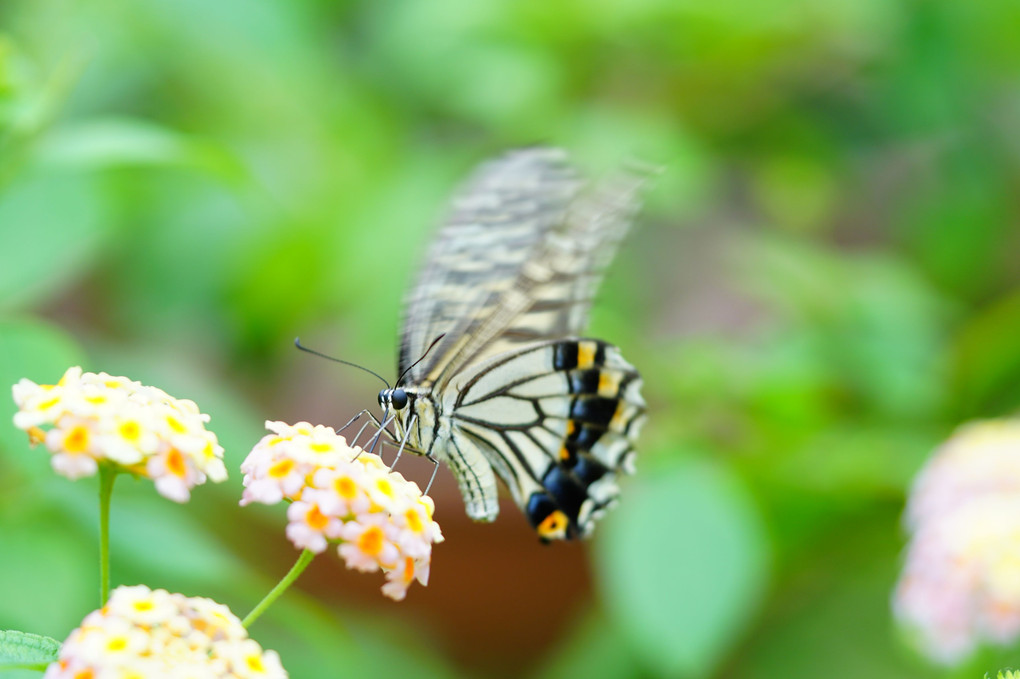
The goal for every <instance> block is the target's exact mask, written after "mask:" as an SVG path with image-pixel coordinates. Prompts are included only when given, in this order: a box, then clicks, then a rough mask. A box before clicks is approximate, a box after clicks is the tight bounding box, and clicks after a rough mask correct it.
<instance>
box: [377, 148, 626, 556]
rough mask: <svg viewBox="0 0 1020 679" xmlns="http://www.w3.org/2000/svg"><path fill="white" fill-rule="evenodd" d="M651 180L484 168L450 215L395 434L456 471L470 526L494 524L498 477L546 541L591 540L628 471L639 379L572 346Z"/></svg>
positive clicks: (612, 355)
mask: <svg viewBox="0 0 1020 679" xmlns="http://www.w3.org/2000/svg"><path fill="white" fill-rule="evenodd" d="M642 181H643V177H641V176H638V175H636V174H624V175H621V176H620V177H617V178H616V179H614V180H612V181H610V182H606V183H603V184H602V185H600V186H599V187H596V188H595V189H585V188H584V187H583V185H582V183H581V182H580V181H579V180H578V179H577V177H576V175H575V174H574V172H573V171H572V170H571V169H570V168H569V166H568V165H567V163H566V157H565V154H563V152H562V151H558V150H555V149H528V150H524V151H518V152H515V153H512V154H509V155H508V156H506V157H504V158H502V159H500V160H497V161H493V162H491V163H489V164H487V165H485V166H483V167H482V169H481V170H479V172H478V173H477V174H476V176H475V177H474V178H473V179H472V180H471V181H469V182H468V184H467V187H466V188H465V189H464V190H463V191H462V192H461V193H460V194H458V197H457V198H455V200H454V206H453V210H452V215H451V217H450V218H449V219H448V220H447V222H446V224H445V226H444V227H443V228H442V229H441V230H440V232H439V234H438V236H437V239H436V242H435V244H434V245H433V247H432V248H431V250H430V252H429V256H428V260H427V263H426V265H425V267H424V269H423V271H422V274H421V276H420V277H419V280H418V283H417V285H416V286H415V288H414V291H413V293H412V294H411V295H410V297H409V298H408V302H407V308H406V310H405V321H404V331H403V335H402V340H401V357H400V361H399V367H400V369H401V372H403V370H404V369H406V368H407V366H408V365H409V364H410V363H411V362H412V361H414V360H415V359H417V358H419V357H420V356H421V355H423V354H424V353H425V352H426V349H427V348H428V347H429V346H430V345H431V343H432V342H433V341H434V340H435V339H436V338H437V337H439V336H440V335H442V339H441V340H440V341H439V342H438V344H436V346H435V347H434V348H433V350H432V352H431V353H430V354H429V355H428V358H427V359H426V360H424V361H422V362H421V363H419V364H418V365H416V366H414V367H413V368H411V370H409V371H408V374H407V379H406V385H407V390H408V393H409V394H411V395H412V398H411V407H410V408H407V409H405V410H403V411H400V412H398V413H397V415H398V420H397V429H398V433H399V434H400V435H402V436H404V435H406V436H407V437H408V440H409V443H410V444H411V446H413V447H414V448H415V449H417V451H419V452H423V453H425V454H428V455H431V456H433V457H435V458H437V459H440V460H443V461H445V462H447V463H448V464H449V466H450V468H451V469H452V470H453V472H454V475H455V476H456V478H457V481H458V483H459V486H460V490H461V493H462V494H463V496H464V499H465V505H466V507H467V512H468V514H469V515H470V516H471V517H472V518H474V519H476V520H482V521H491V520H493V519H494V518H495V517H496V514H497V513H498V511H499V506H498V497H497V490H496V481H495V477H496V476H497V475H498V476H499V478H500V479H502V480H503V482H504V483H505V484H506V486H507V487H508V488H509V490H510V492H511V494H512V495H513V498H514V500H515V501H516V502H517V504H518V505H519V506H520V507H521V509H522V510H523V511H524V513H525V515H526V516H527V517H528V519H529V521H530V522H531V523H532V525H533V527H535V529H536V530H537V531H538V533H539V535H540V537H542V538H543V539H557V538H572V537H576V536H584V535H587V534H589V533H590V531H591V528H592V526H593V525H594V521H595V520H596V519H597V518H598V517H599V516H600V515H601V514H602V513H603V512H604V511H605V509H606V508H607V507H608V506H610V505H611V504H612V503H613V502H614V501H615V499H616V496H617V494H618V492H619V491H618V488H617V485H616V475H617V473H618V472H620V471H624V472H629V471H630V469H631V466H632V461H631V460H632V456H633V449H632V442H633V440H634V439H635V438H636V436H637V433H638V429H639V428H640V424H641V421H642V420H643V418H644V414H643V413H644V401H643V400H642V399H641V395H640V393H639V391H640V385H641V380H640V378H639V377H638V373H637V371H636V370H635V369H634V368H633V367H632V366H631V365H630V364H629V363H627V362H626V361H625V360H624V359H623V357H622V356H621V355H620V352H619V350H618V349H617V348H616V347H614V346H612V345H609V344H606V343H605V342H601V341H599V340H592V339H577V338H576V335H577V334H578V333H579V332H580V331H581V330H582V329H583V326H584V324H585V322H586V320H587V313H588V309H589V308H590V305H591V298H592V295H593V294H594V292H595V289H596V287H597V285H598V282H599V281H600V279H601V275H602V269H603V268H604V267H605V266H606V265H607V264H608V262H609V260H610V259H611V258H612V255H613V253H614V252H615V250H616V247H617V245H618V243H619V241H620V240H621V238H622V237H623V235H624V233H625V231H626V229H627V227H628V225H629V221H630V218H631V216H632V215H633V213H634V211H635V210H636V203H637V199H636V194H637V191H638V189H639V186H640V184H641V183H642Z"/></svg>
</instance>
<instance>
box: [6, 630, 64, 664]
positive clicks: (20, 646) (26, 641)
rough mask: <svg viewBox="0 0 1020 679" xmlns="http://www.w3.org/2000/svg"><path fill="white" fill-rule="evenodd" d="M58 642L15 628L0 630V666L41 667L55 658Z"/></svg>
mask: <svg viewBox="0 0 1020 679" xmlns="http://www.w3.org/2000/svg"><path fill="white" fill-rule="evenodd" d="M58 653H60V642H59V641H57V640H56V639H51V638H50V637H44V636H41V635H38V634H29V633H28V632H18V631H16V630H0V668H5V667H6V668H14V667H38V668H40V669H41V668H43V667H45V666H46V665H48V664H49V663H51V662H53V661H54V660H56V659H57V654H58Z"/></svg>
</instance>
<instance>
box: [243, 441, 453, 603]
mask: <svg viewBox="0 0 1020 679" xmlns="http://www.w3.org/2000/svg"><path fill="white" fill-rule="evenodd" d="M266 428H267V429H269V430H270V431H271V432H273V433H272V434H269V435H267V436H265V437H263V438H262V440H261V441H259V443H258V444H256V446H255V448H254V449H253V450H252V451H251V453H250V454H249V455H248V458H247V459H246V460H245V461H244V463H243V464H242V465H241V471H242V472H243V473H244V486H245V490H244V494H243V496H242V499H241V504H242V505H245V504H248V503H250V502H261V503H264V504H276V503H278V502H281V501H283V500H289V501H291V504H290V506H289V507H288V509H287V519H288V525H287V537H288V539H290V541H291V542H292V543H293V544H294V546H295V547H297V548H299V549H308V550H310V551H312V552H315V553H321V552H323V551H325V550H326V548H327V546H328V545H330V544H338V545H339V546H338V548H337V551H338V553H339V555H340V557H341V558H342V559H344V561H345V562H346V564H347V567H348V568H353V569H356V570H359V571H363V572H373V571H378V570H382V571H383V572H384V573H385V574H386V584H385V585H383V587H382V591H383V593H384V594H385V595H386V596H388V597H390V598H391V599H394V600H396V601H400V600H401V599H403V598H404V597H405V596H406V594H407V589H408V587H410V585H411V583H412V582H414V581H415V580H417V581H418V582H420V583H421V584H423V585H426V584H428V578H429V565H430V563H431V559H432V545H433V544H435V543H438V542H441V541H442V540H443V535H442V533H441V531H440V529H439V524H437V523H436V522H435V521H434V520H433V519H432V515H433V512H434V510H435V506H434V505H433V503H432V499H431V498H429V497H428V496H427V495H423V494H422V492H421V490H420V489H419V488H418V486H417V485H416V484H415V483H413V482H411V481H407V480H406V479H404V477H403V476H401V475H400V474H399V473H397V472H394V471H391V470H390V469H389V468H388V467H387V466H386V464H385V463H383V461H382V459H381V458H380V457H379V456H378V455H374V454H372V453H369V452H367V451H364V450H362V449H361V448H360V447H358V446H354V447H352V446H350V445H348V443H347V441H346V439H345V438H344V437H343V436H341V435H339V434H337V433H336V432H334V431H333V429H332V428H330V427H324V426H321V425H317V426H312V425H311V424H308V423H307V422H300V423H298V424H295V425H288V424H285V423H283V422H266Z"/></svg>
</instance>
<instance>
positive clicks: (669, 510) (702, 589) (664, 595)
mask: <svg viewBox="0 0 1020 679" xmlns="http://www.w3.org/2000/svg"><path fill="white" fill-rule="evenodd" d="M635 486H636V487H635ZM601 537H602V539H601V540H600V541H599V543H598V556H599V566H600V569H599V570H600V575H601V578H600V584H601V588H602V592H603V595H604V597H605V601H606V605H607V606H608V608H609V609H610V612H611V613H613V614H614V616H613V617H614V620H615V622H617V623H618V624H619V629H620V633H621V634H623V635H624V636H625V637H626V638H627V639H628V641H629V642H630V644H631V645H632V646H633V647H634V649H635V650H636V651H637V652H638V653H639V654H640V656H641V657H642V658H643V659H644V660H645V662H646V663H647V664H648V665H649V666H650V667H652V668H654V669H655V670H656V671H657V672H659V673H661V674H663V675H665V676H678V675H679V676H697V677H700V676H707V675H708V674H710V673H711V671H712V670H713V668H714V667H715V666H716V665H717V664H718V662H719V660H720V659H721V658H722V656H723V654H724V653H725V652H726V651H727V650H728V649H729V648H730V647H731V646H732V645H733V643H734V642H735V641H736V640H737V638H738V636H739V634H740V633H741V631H742V630H743V628H744V627H745V625H746V624H747V623H748V621H749V619H750V617H751V616H752V615H753V613H754V612H755V610H756V609H757V606H758V603H759V600H760V598H761V595H762V592H763V589H764V587H765V584H766V580H767V570H768V562H769V556H768V547H767V543H766V538H765V534H764V528H763V526H762V523H761V520H760V518H759V517H758V514H757V512H756V511H755V508H754V506H753V504H752V502H751V500H750V498H749V497H748V495H747V493H746V491H745V490H744V489H743V487H742V486H741V485H740V483H739V482H738V481H737V479H736V478H735V477H734V476H733V475H732V474H730V473H729V472H728V471H727V470H726V469H725V468H724V467H721V466H717V465H711V464H707V463H698V462H683V463H679V464H675V465H673V466H670V467H664V468H662V469H660V470H658V473H656V474H654V475H649V474H648V473H646V474H645V475H644V477H643V478H642V480H641V481H640V482H638V483H635V484H632V487H631V488H629V489H628V491H627V501H626V502H623V503H621V505H620V507H619V509H618V510H617V511H616V512H615V513H614V514H612V515H610V517H609V519H608V520H607V522H606V525H605V526H604V534H603V535H602V536H601Z"/></svg>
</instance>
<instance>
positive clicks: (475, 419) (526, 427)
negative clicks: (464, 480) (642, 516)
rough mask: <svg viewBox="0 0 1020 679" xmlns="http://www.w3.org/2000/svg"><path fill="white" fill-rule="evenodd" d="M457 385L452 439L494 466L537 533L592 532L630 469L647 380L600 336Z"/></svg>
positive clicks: (533, 350) (521, 355)
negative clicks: (620, 476) (643, 383)
mask: <svg viewBox="0 0 1020 679" xmlns="http://www.w3.org/2000/svg"><path fill="white" fill-rule="evenodd" d="M450 387H451V388H452V389H453V390H455V391H456V393H457V397H456V399H455V402H454V403H453V404H452V405H453V409H452V411H451V412H450V420H451V423H452V425H451V435H452V438H453V440H454V441H458V440H467V441H469V442H470V445H472V446H474V447H475V448H477V450H478V451H479V452H480V453H481V454H482V455H483V456H484V457H485V458H486V459H487V460H488V462H489V464H490V465H491V466H492V468H493V469H494V470H495V471H496V473H497V474H498V475H499V477H500V478H501V479H502V480H503V482H504V483H505V484H506V486H507V487H508V488H509V489H510V492H511V495H512V496H513V498H514V500H515V501H516V502H517V504H518V505H519V506H520V507H521V509H522V510H523V511H524V513H525V515H526V516H527V517H528V520H529V521H530V522H531V524H532V526H533V527H534V528H535V529H536V530H537V531H538V533H539V536H540V537H542V538H543V539H547V540H548V539H556V538H572V537H577V536H584V535H587V534H588V533H590V531H591V528H592V526H593V524H594V521H595V519H597V518H598V517H599V516H601V514H602V513H603V512H604V511H605V509H606V508H607V507H608V506H610V505H611V504H612V503H613V502H614V501H615V499H616V496H617V494H618V493H619V490H618V487H617V485H616V477H617V474H618V473H620V472H624V473H626V472H630V471H631V470H632V457H633V448H632V443H633V441H634V439H635V438H636V436H637V434H638V430H639V429H640V426H641V423H642V420H643V418H644V406H645V404H644V400H643V399H642V398H641V395H640V387H641V379H640V377H639V375H638V373H637V371H636V370H635V369H634V368H633V366H631V365H630V364H629V363H627V362H626V361H625V360H624V359H623V357H622V356H621V355H620V352H619V350H618V349H617V348H616V347H614V346H612V345H610V344H607V343H605V342H602V341H599V340H593V339H566V340H557V341H547V342H538V343H534V344H531V345H527V346H525V347H523V348H521V349H520V350H518V351H515V352H507V353H505V354H502V355H500V356H498V357H496V358H494V359H492V360H490V361H488V362H486V363H485V364H483V365H481V366H479V367H478V369H477V370H473V371H467V372H465V374H463V375H462V376H461V377H460V378H458V379H456V380H454V382H452V383H451V385H450ZM451 467H453V468H454V473H455V474H456V475H457V476H458V478H460V477H461V476H462V475H463V472H462V471H459V470H458V469H457V463H456V462H454V463H453V464H451ZM463 487H464V485H463V484H462V489H463ZM470 502H471V501H470V500H469V504H470ZM482 504H484V502H483V503H482ZM490 504H491V502H490Z"/></svg>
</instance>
